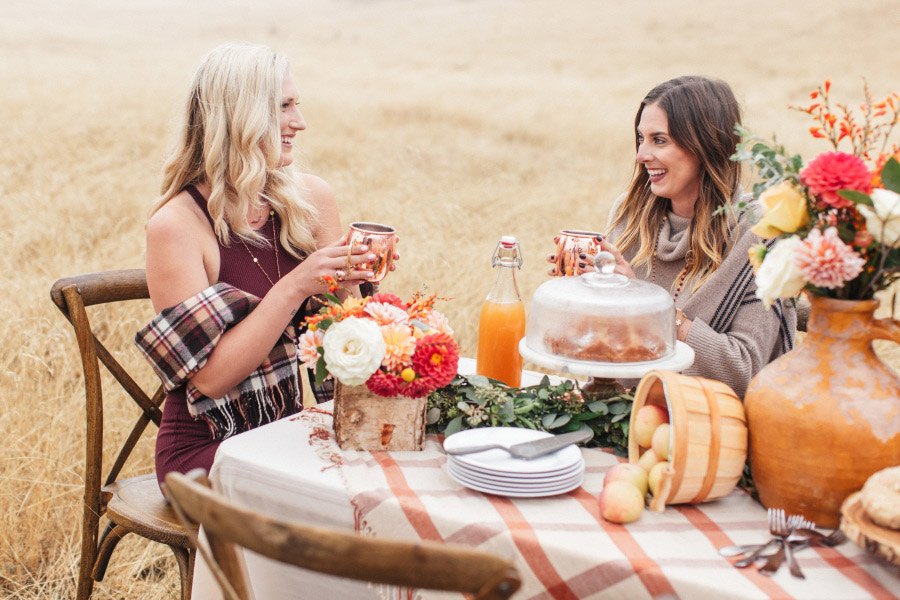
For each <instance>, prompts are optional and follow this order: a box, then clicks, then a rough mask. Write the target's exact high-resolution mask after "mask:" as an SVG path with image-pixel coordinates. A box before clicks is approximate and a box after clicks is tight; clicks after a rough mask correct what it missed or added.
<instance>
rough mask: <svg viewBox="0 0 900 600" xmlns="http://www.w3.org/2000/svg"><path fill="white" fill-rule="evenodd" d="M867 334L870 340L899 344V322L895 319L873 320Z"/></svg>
mask: <svg viewBox="0 0 900 600" xmlns="http://www.w3.org/2000/svg"><path fill="white" fill-rule="evenodd" d="M869 333H870V335H871V336H872V339H876V340H890V341H892V342H894V343H897V344H900V321H898V320H897V319H891V318H887V319H874V320H872V325H871V326H870V329H869Z"/></svg>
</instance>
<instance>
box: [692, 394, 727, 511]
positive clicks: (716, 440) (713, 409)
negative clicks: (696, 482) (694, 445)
mask: <svg viewBox="0 0 900 600" xmlns="http://www.w3.org/2000/svg"><path fill="white" fill-rule="evenodd" d="M697 381H698V383H700V388H701V389H702V390H703V395H704V396H706V406H707V408H708V409H709V434H710V438H709V464H707V466H706V475H705V476H704V477H703V483H702V484H701V485H700V489H699V490H698V491H697V495H696V496H694V497H693V498H692V499H691V504H696V503H698V502H703V501H704V500H706V497H707V496H708V495H709V491H710V490H711V489H712V486H713V483H715V481H716V473H718V471H719V453H720V451H721V448H722V420H721V419H720V418H719V401H718V400H717V399H716V394H715V392H714V391H713V390H711V389H710V388H709V386H708V385H706V381H704V380H703V378H702V377H698V378H697Z"/></svg>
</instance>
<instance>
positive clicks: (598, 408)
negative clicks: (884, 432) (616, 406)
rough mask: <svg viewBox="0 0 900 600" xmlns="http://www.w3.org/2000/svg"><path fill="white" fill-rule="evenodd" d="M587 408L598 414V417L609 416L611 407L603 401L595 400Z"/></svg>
mask: <svg viewBox="0 0 900 600" xmlns="http://www.w3.org/2000/svg"><path fill="white" fill-rule="evenodd" d="M587 407H588V409H589V410H590V411H591V412H594V413H597V414H598V415H606V414H609V405H608V404H606V402H604V401H603V400H594V401H593V402H591V403H589V404H588V405H587Z"/></svg>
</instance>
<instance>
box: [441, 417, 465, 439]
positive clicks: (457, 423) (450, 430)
mask: <svg viewBox="0 0 900 600" xmlns="http://www.w3.org/2000/svg"><path fill="white" fill-rule="evenodd" d="M462 426H463V415H459V416H458V417H455V418H454V419H453V420H451V421H450V422H449V423H447V426H446V427H444V435H445V436H447V435H453V434H454V433H456V432H457V431H461V430H462Z"/></svg>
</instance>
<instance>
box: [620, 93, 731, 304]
mask: <svg viewBox="0 0 900 600" xmlns="http://www.w3.org/2000/svg"><path fill="white" fill-rule="evenodd" d="M653 104H655V105H657V106H659V107H660V108H661V109H662V110H663V111H665V113H666V118H667V119H668V122H669V134H670V135H671V137H672V139H673V140H674V142H675V143H676V144H678V145H679V146H681V147H682V148H683V149H685V150H686V151H687V152H689V153H691V154H692V155H694V156H695V157H697V158H698V159H699V161H700V194H699V197H698V198H697V203H696V204H695V205H694V217H693V219H692V220H691V225H690V230H689V232H688V233H689V235H690V249H689V252H691V253H692V256H693V257H695V259H694V260H693V261H692V264H691V266H690V267H689V268H688V272H687V278H689V279H691V280H692V282H693V283H692V289H693V290H695V291H696V290H697V288H699V287H700V286H701V285H703V283H704V282H705V281H706V280H707V279H708V278H709V276H710V275H712V274H713V272H714V271H715V270H716V269H717V268H718V267H719V265H721V264H722V261H723V260H725V256H726V255H727V254H728V251H729V249H730V247H731V244H732V243H733V242H734V240H732V239H731V235H730V232H731V229H732V227H733V226H734V223H735V219H736V212H735V211H733V210H722V211H719V212H718V213H717V214H716V210H717V209H718V208H720V207H723V206H726V205H728V204H730V203H731V201H732V199H734V197H735V196H736V195H737V193H738V190H739V188H740V179H741V165H740V163H739V162H736V161H733V160H731V156H732V155H733V154H734V152H735V149H736V146H737V143H738V142H739V141H740V137H739V136H738V135H737V134H736V133H735V125H737V124H739V123H740V122H741V110H740V106H738V102H737V99H736V98H735V97H734V93H733V92H732V91H731V88H730V87H729V86H728V84H727V83H725V82H724V81H721V80H718V79H711V78H707V77H701V76H684V77H677V78H675V79H671V80H669V81H666V82H664V83H661V84H659V85H658V86H656V87H655V88H653V89H652V90H650V93H648V94H647V96H646V97H645V98H644V99H643V101H642V102H641V105H640V107H639V108H638V111H637V115H636V116H635V118H634V130H635V151H637V149H638V145H639V144H638V139H637V128H638V125H639V124H640V122H641V114H642V113H643V111H644V108H645V107H646V106H650V105H653ZM669 210H671V201H670V200H669V199H668V198H660V197H657V196H656V195H655V194H653V192H651V191H650V179H649V175H648V174H647V170H646V169H645V168H643V167H642V166H641V165H637V164H636V165H635V171H634V176H633V178H632V181H631V185H630V186H629V188H628V193H627V194H626V196H625V200H624V201H623V202H622V203H621V204H620V206H619V208H618V210H617V212H616V214H615V215H614V217H613V221H612V227H615V226H617V225H623V226H624V230H623V232H622V235H621V236H619V239H618V240H616V245H617V246H618V248H619V249H620V250H623V251H624V250H627V249H629V248H632V247H637V251H636V253H635V256H634V259H633V261H632V264H634V265H641V264H649V263H650V261H651V260H652V259H653V252H654V249H655V248H656V244H657V238H658V237H659V233H660V229H661V228H662V224H663V218H664V217H665V215H666V213H667V212H668V211H669Z"/></svg>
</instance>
